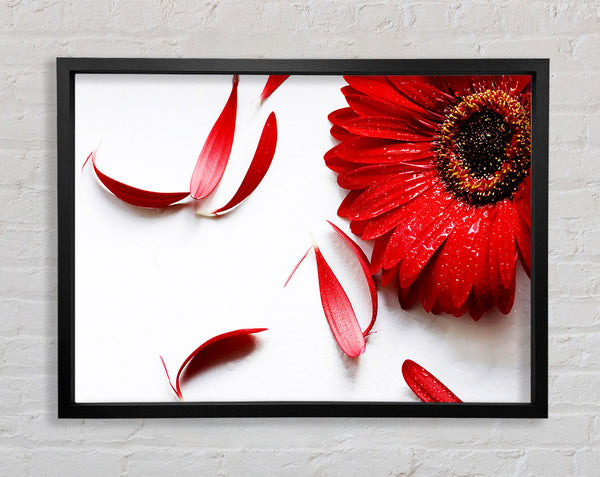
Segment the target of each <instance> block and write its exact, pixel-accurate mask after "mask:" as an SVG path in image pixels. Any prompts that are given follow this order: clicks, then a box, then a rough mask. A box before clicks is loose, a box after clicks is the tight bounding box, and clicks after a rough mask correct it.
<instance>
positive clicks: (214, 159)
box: [190, 75, 239, 199]
mask: <svg viewBox="0 0 600 477" xmlns="http://www.w3.org/2000/svg"><path fill="white" fill-rule="evenodd" d="M238 83H239V77H238V76H237V75H234V77H233V86H232V88H231V94H230V95H229V99H228V100H227V103H226V104H225V107H224V108H223V111H221V114H220V115H219V118H218V119H217V121H216V122H215V124H214V126H213V127H212V129H211V131H210V133H209V134H208V137H207V138H206V141H205V143H204V147H203V148H202V152H200V155H199V156H198V160H197V161H196V166H195V167H194V172H193V173H192V180H191V181H190V194H191V195H192V197H193V198H194V199H202V198H204V197H206V196H207V195H209V194H210V193H211V192H212V191H213V190H214V189H215V187H217V184H218V183H219V181H220V180H221V178H222V177H223V173H224V172H225V167H226V166H227V161H229V155H230V154H231V147H232V145H233V136H234V134H235V118H236V114H237V87H238Z"/></svg>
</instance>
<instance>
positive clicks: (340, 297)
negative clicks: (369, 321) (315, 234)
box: [314, 245, 365, 358]
mask: <svg viewBox="0 0 600 477" xmlns="http://www.w3.org/2000/svg"><path fill="white" fill-rule="evenodd" d="M314 249H315V257H316V259H317V272H318V275H319V290H320V293H321V304H322V305H323V311H324V312H325V318H327V323H329V327H330V328H331V332H332V333H333V337H334V338H335V341H336V342H337V344H338V345H339V347H340V348H341V349H342V351H343V352H344V353H346V354H347V355H348V356H350V357H351V358H354V357H356V356H359V355H360V354H362V353H363V352H364V351H365V338H364V336H363V333H362V331H361V329H360V326H359V324H358V321H357V319H356V314H355V313H354V309H353V308H352V304H351V303H350V300H349V299H348V295H346V292H345V291H344V289H343V288H342V285H341V284H340V282H339V280H338V279H337V277H336V276H335V274H334V273H333V270H331V268H330V267H329V264H328V263H327V262H326V261H325V257H323V254H322V253H321V251H320V250H319V247H318V246H317V245H314Z"/></svg>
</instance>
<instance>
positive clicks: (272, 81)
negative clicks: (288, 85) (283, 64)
mask: <svg viewBox="0 0 600 477" xmlns="http://www.w3.org/2000/svg"><path fill="white" fill-rule="evenodd" d="M289 77H290V75H270V76H269V79H268V80H267V84H266V85H265V88H264V89H263V91H262V93H261V95H260V102H261V103H263V102H264V101H265V99H267V98H268V97H269V96H271V95H272V94H273V91H275V90H276V89H277V88H279V86H281V83H283V82H284V81H285V80H286V79H288V78H289Z"/></svg>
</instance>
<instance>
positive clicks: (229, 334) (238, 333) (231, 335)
mask: <svg viewBox="0 0 600 477" xmlns="http://www.w3.org/2000/svg"><path fill="white" fill-rule="evenodd" d="M267 329H268V328H246V329H241V330H234V331H229V332H227V333H223V334H221V335H217V336H215V337H213V338H211V339H209V340H208V341H206V342H204V343H202V344H201V345H200V346H198V348H196V349H195V350H194V351H193V352H192V354H190V355H189V356H188V357H187V358H186V359H185V360H184V361H183V363H182V364H181V366H180V367H179V371H178V372H177V377H176V378H175V386H173V384H172V383H171V379H170V378H169V373H168V372H167V367H166V366H165V361H164V360H163V359H162V356H161V358H160V359H161V361H162V363H163V366H164V367H165V372H166V373H167V379H168V380H169V384H170V385H171V388H173V390H174V391H175V394H177V397H179V399H183V395H182V394H181V383H180V381H181V375H182V373H183V371H184V369H185V368H186V366H188V365H189V364H190V362H191V361H192V360H193V359H194V358H196V357H197V356H198V354H199V353H200V352H201V351H203V350H205V349H206V348H208V347H209V346H211V345H213V344H215V343H218V342H221V341H223V340H226V339H229V338H234V337H239V336H244V335H250V334H254V333H261V332H262V331H266V330H267ZM230 351H232V350H230Z"/></svg>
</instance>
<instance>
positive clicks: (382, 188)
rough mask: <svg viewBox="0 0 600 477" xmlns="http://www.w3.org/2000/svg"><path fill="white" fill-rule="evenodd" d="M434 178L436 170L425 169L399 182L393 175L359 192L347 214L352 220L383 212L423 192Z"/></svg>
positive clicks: (367, 217) (368, 217) (431, 183)
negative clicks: (359, 194)
mask: <svg viewBox="0 0 600 477" xmlns="http://www.w3.org/2000/svg"><path fill="white" fill-rule="evenodd" d="M436 178H437V173H436V172H429V171H426V172H424V173H422V174H415V175H414V178H412V179H408V180H404V181H401V182H399V181H398V179H397V178H394V177H393V178H390V179H387V180H386V181H382V182H381V183H379V184H376V185H374V186H372V187H370V188H369V189H367V190H366V191H365V192H363V193H362V194H361V196H360V197H359V198H358V199H357V200H356V202H354V204H352V207H351V208H350V214H349V216H350V218H351V219H354V220H366V219H370V218H373V217H376V216H377V215H380V214H383V213H384V212H387V211H388V210H391V209H393V208H395V207H398V206H400V205H402V204H404V203H406V202H408V201H410V200H412V199H414V198H415V197H417V196H418V195H419V194H422V193H423V192H425V191H426V190H427V189H429V188H430V187H432V186H433V185H434V182H433V181H434V180H435V179H436Z"/></svg>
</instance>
